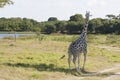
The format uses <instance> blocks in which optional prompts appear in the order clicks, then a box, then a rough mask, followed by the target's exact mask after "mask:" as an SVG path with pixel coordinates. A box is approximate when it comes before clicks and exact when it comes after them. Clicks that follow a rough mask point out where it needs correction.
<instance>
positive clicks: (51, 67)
mask: <svg viewBox="0 0 120 80" xmlns="http://www.w3.org/2000/svg"><path fill="white" fill-rule="evenodd" d="M4 65H7V66H11V67H23V68H34V69H36V70H38V71H50V72H64V73H66V74H69V73H70V74H72V75H74V76H82V77H90V76H97V77H107V76H111V75H116V74H115V73H113V72H106V73H96V72H87V71H81V72H78V71H76V70H75V69H72V70H69V69H65V68H58V67H56V66H55V65H54V64H49V65H46V64H32V65H30V64H25V63H5V64H4Z"/></svg>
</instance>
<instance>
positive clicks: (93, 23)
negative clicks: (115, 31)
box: [88, 18, 103, 33]
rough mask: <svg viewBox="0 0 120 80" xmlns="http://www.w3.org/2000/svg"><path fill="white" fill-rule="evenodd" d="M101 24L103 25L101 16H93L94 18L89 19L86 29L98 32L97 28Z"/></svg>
mask: <svg viewBox="0 0 120 80" xmlns="http://www.w3.org/2000/svg"><path fill="white" fill-rule="evenodd" d="M101 26H103V19H102V18H94V19H92V20H90V23H89V27H88V31H90V32H91V33H95V32H100V31H99V28H100V27H101Z"/></svg>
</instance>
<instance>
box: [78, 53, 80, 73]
mask: <svg viewBox="0 0 120 80" xmlns="http://www.w3.org/2000/svg"><path fill="white" fill-rule="evenodd" d="M78 70H79V71H80V53H79V54H78Z"/></svg>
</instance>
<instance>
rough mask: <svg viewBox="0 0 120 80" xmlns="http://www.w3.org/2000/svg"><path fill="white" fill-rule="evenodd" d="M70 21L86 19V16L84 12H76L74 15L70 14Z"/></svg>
mask: <svg viewBox="0 0 120 80" xmlns="http://www.w3.org/2000/svg"><path fill="white" fill-rule="evenodd" d="M69 21H84V18H83V16H82V14H75V15H73V16H70V20H69Z"/></svg>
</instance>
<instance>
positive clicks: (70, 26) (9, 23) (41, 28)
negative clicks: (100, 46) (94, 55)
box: [0, 14, 120, 34]
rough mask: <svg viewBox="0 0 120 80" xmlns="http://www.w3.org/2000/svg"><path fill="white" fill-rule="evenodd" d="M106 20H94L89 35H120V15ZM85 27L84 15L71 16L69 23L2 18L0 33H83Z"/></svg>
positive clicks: (52, 18)
mask: <svg viewBox="0 0 120 80" xmlns="http://www.w3.org/2000/svg"><path fill="white" fill-rule="evenodd" d="M106 17H107V18H106V19H103V18H94V19H91V20H90V22H89V27H88V33H96V34H97V33H100V34H108V33H115V34H120V15H118V16H115V15H112V14H110V15H106ZM84 25H85V19H84V17H83V16H82V14H75V15H72V16H70V19H69V20H68V21H65V20H58V19H57V18H56V17H50V18H48V21H44V22H38V21H36V20H33V19H28V18H19V17H18V18H0V31H20V32H22V31H33V32H41V33H47V34H50V33H67V34H78V33H81V31H82V29H83V27H84Z"/></svg>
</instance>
